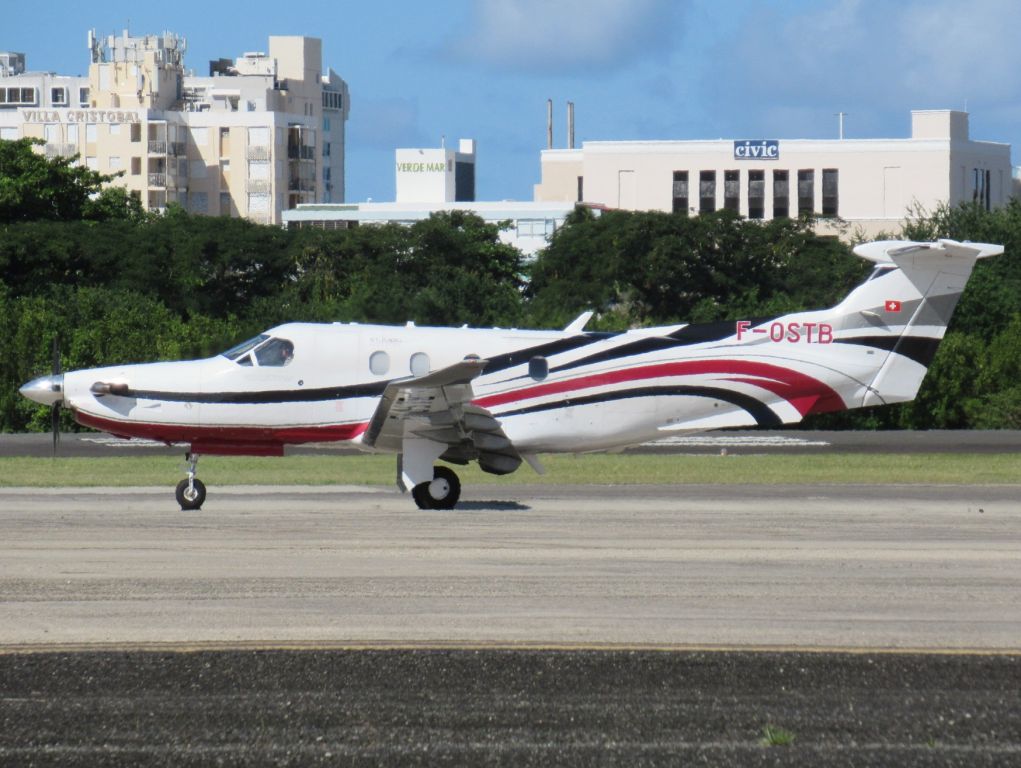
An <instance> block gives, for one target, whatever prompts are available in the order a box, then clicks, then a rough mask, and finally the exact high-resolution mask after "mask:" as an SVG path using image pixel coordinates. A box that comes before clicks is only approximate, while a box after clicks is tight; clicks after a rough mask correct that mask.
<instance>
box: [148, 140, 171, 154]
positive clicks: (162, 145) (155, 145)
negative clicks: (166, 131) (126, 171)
mask: <svg viewBox="0 0 1021 768" xmlns="http://www.w3.org/2000/svg"><path fill="white" fill-rule="evenodd" d="M149 154H150V155H165V154H167V142H165V141H150V142H149Z"/></svg>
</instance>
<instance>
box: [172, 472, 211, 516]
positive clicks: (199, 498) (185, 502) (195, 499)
mask: <svg viewBox="0 0 1021 768" xmlns="http://www.w3.org/2000/svg"><path fill="white" fill-rule="evenodd" d="M176 495H177V503H178V504H180V505H181V509H184V510H188V509H201V508H202V502H204V501H205V500H206V486H205V483H203V482H202V481H201V480H199V479H198V478H195V479H194V480H192V484H191V488H189V487H188V480H187V479H185V480H182V481H181V482H179V483H178V484H177V494H176Z"/></svg>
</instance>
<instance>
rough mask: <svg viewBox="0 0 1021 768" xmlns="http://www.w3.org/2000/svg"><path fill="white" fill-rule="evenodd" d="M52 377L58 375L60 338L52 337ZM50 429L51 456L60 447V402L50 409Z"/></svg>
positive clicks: (55, 453)
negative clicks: (51, 439)
mask: <svg viewBox="0 0 1021 768" xmlns="http://www.w3.org/2000/svg"><path fill="white" fill-rule="evenodd" d="M53 375H54V376H59V375H60V337H59V336H54V337H53ZM50 429H51V430H52V432H53V455H54V456H56V455H57V447H58V446H59V445H60V401H59V400H58V401H57V402H55V403H54V404H53V406H52V407H51V408H50Z"/></svg>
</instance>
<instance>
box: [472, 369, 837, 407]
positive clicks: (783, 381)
mask: <svg viewBox="0 0 1021 768" xmlns="http://www.w3.org/2000/svg"><path fill="white" fill-rule="evenodd" d="M704 374H715V375H721V376H723V377H725V378H727V379H729V380H731V381H739V382H742V383H745V384H752V385H754V386H757V387H761V388H762V389H765V390H768V391H769V392H772V393H773V394H775V395H778V396H779V397H782V398H783V399H784V400H787V401H788V402H789V403H791V405H793V406H794V407H795V408H797V410H798V412H799V413H800V414H801V415H802V416H807V415H808V414H809V413H824V412H826V411H840V410H844V409H846V408H847V406H846V405H845V404H844V401H843V400H842V399H841V397H840V395H838V394H837V393H836V391H834V390H833V389H832V388H831V387H830V386H829V385H827V384H824V383H823V382H821V381H819V380H818V379H814V378H812V377H811V376H808V375H806V374H803V373H799V372H798V371H792V370H790V369H789V368H781V367H780V366H777V365H770V364H769V363H757V362H749V361H746V360H691V361H684V362H674V363H658V364H656V365H646V366H637V367H634V368H618V369H616V370H612V371H603V372H601V373H594V374H591V375H588V376H579V377H578V378H575V379H567V380H565V381H554V382H550V383H548V384H537V385H535V386H533V387H526V388H524V389H516V390H512V391H510V392H501V393H499V394H496V395H489V396H487V397H480V398H478V399H476V400H474V401H473V402H474V403H475V404H476V405H479V406H482V407H483V408H492V407H495V406H500V405H506V404H508V403H516V402H519V401H521V400H528V399H531V398H536V397H546V396H548V395H559V394H564V393H567V392H577V391H578V390H581V389H589V388H591V387H603V386H607V385H613V384H623V383H626V382H631V381H641V380H643V379H658V378H665V377H668V376H697V375H704ZM747 376H753V377H755V378H751V379H749V378H741V377H747Z"/></svg>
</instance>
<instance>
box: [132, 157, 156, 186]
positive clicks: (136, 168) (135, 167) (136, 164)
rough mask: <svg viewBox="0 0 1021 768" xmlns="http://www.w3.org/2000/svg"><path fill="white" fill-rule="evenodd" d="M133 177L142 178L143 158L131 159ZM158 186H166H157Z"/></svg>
mask: <svg viewBox="0 0 1021 768" xmlns="http://www.w3.org/2000/svg"><path fill="white" fill-rule="evenodd" d="M131 175H132V176H141V175H142V158H140V157H133V158H131ZM156 186H164V185H162V184H157V185H156Z"/></svg>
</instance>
